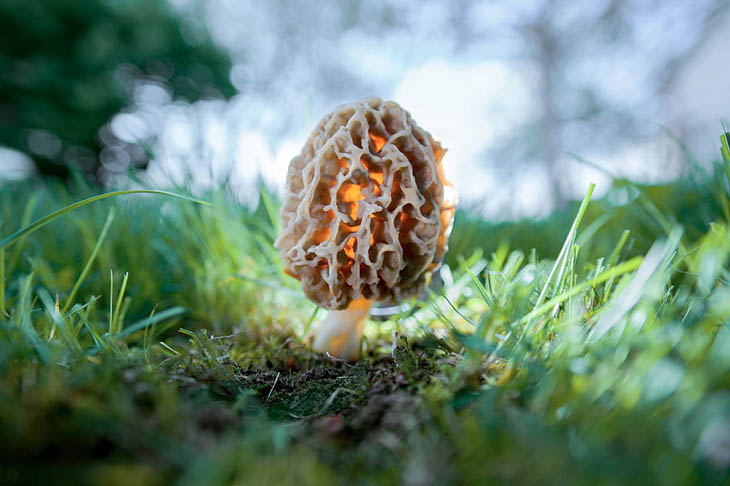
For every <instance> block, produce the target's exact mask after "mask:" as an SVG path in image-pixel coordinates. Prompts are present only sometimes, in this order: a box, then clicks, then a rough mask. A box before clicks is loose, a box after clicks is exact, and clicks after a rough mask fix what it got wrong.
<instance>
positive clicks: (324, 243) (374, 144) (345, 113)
mask: <svg viewBox="0 0 730 486" xmlns="http://www.w3.org/2000/svg"><path fill="white" fill-rule="evenodd" d="M445 152H446V150H445V149H444V148H443V147H441V144H440V143H438V142H437V141H435V140H434V139H433V138H432V137H431V135H430V134H429V133H428V132H426V131H424V130H423V129H422V128H421V127H419V126H418V125H416V123H415V122H414V121H413V119H412V118H411V116H410V114H409V113H408V112H407V111H405V110H403V108H401V107H400V106H399V105H398V104H397V103H394V102H391V101H388V102H383V101H382V100H380V99H378V98H368V99H365V100H362V101H359V102H357V103H352V104H349V105H343V106H340V107H338V108H336V109H335V110H334V111H333V112H332V113H330V114H328V115H326V116H325V117H324V118H322V120H321V121H320V122H319V124H318V125H317V127H316V128H315V129H314V132H313V133H312V135H311V136H310V137H309V140H307V143H306V145H305V146H304V149H303V150H302V152H301V153H300V154H299V155H297V156H296V157H294V159H293V160H292V161H291V163H290V164H289V173H288V175H287V181H286V186H287V191H286V195H285V198H284V204H283V205H282V207H281V227H282V229H281V234H280V235H279V237H278V238H277V240H276V243H275V245H276V247H277V248H279V249H280V250H281V255H282V257H283V259H284V261H285V270H286V272H287V273H288V274H289V275H291V276H293V277H295V278H297V279H299V280H300V281H301V283H302V288H303V290H304V292H305V294H306V295H307V296H308V297H309V298H310V299H311V300H312V301H314V302H315V303H316V304H318V305H320V306H322V307H325V308H327V309H331V310H332V312H330V314H329V316H328V317H327V319H326V320H325V321H324V322H323V323H322V324H321V325H320V327H319V330H318V332H317V333H316V336H315V339H314V343H313V348H314V349H315V350H317V351H320V352H329V353H330V354H331V355H332V356H335V357H339V358H342V359H346V360H354V359H357V356H358V352H359V344H360V338H361V336H362V330H363V326H364V323H365V319H366V318H367V316H368V314H369V312H370V306H371V305H372V302H373V301H380V302H389V303H393V302H397V301H399V300H401V299H403V298H406V297H409V296H414V295H418V294H419V293H421V292H422V291H423V289H424V286H425V285H426V283H427V282H428V280H429V278H430V275H431V272H433V271H434V270H435V269H436V268H438V266H439V265H440V264H441V261H442V260H443V257H444V253H445V252H446V244H447V240H448V237H449V234H450V232H451V227H452V222H453V217H454V207H455V204H456V193H455V191H454V190H453V187H452V186H451V184H450V183H449V182H448V181H447V180H446V178H445V177H444V172H443V168H442V165H441V159H442V158H443V156H444V153H445Z"/></svg>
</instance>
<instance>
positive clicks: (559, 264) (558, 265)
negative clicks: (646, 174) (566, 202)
mask: <svg viewBox="0 0 730 486" xmlns="http://www.w3.org/2000/svg"><path fill="white" fill-rule="evenodd" d="M595 187H596V185H595V184H593V183H591V184H590V186H588V192H587V193H586V195H585V197H584V198H583V201H582V202H581V203H580V207H579V208H578V213H577V214H576V216H575V219H573V224H572V226H571V227H570V230H569V231H568V235H567V236H566V238H565V242H564V243H563V247H562V248H561V249H560V253H559V254H558V258H557V260H555V264H554V265H553V268H552V269H551V270H550V273H549V274H548V277H547V280H546V281H545V285H544V286H543V288H542V291H541V292H540V295H539V296H538V297H537V301H536V302H535V308H534V309H533V312H534V310H536V309H537V308H538V307H540V305H541V304H542V300H543V299H544V298H545V294H547V291H548V288H550V283H551V282H552V280H553V277H554V276H555V272H556V271H558V269H560V274H561V275H562V273H563V270H564V268H565V264H566V262H567V258H566V257H567V254H568V249H569V248H571V247H572V245H573V241H574V240H575V233H576V231H577V230H578V225H580V222H581V220H582V219H583V215H584V214H585V211H586V208H588V202H589V201H590V200H591V195H593V189H595ZM531 314H532V313H530V314H528V316H529V315H531Z"/></svg>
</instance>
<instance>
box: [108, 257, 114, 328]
mask: <svg viewBox="0 0 730 486" xmlns="http://www.w3.org/2000/svg"><path fill="white" fill-rule="evenodd" d="M107 333H108V334H109V335H110V336H112V335H114V270H109V327H108V330H107Z"/></svg>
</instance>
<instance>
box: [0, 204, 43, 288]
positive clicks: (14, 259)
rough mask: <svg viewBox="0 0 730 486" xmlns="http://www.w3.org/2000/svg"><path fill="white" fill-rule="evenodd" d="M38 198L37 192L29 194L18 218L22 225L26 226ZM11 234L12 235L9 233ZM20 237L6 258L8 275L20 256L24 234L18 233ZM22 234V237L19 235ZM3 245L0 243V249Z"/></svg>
mask: <svg viewBox="0 0 730 486" xmlns="http://www.w3.org/2000/svg"><path fill="white" fill-rule="evenodd" d="M37 200H38V194H33V196H31V198H30V200H29V201H28V204H26V205H25V209H24V210H23V217H22V218H21V219H20V224H21V225H22V226H27V225H28V223H29V222H30V217H31V216H32V215H33V209H34V208H35V203H36V201H37ZM10 236H12V235H10ZM10 236H7V237H5V238H3V240H0V243H1V242H2V241H4V240H5V239H7V238H9V237H10ZM18 236H19V237H20V241H19V242H18V243H19V245H18V246H16V247H15V248H13V251H12V252H10V259H9V260H8V267H7V273H8V275H12V274H13V270H15V265H16V263H17V262H18V258H19V257H20V251H21V250H22V249H23V242H24V241H25V236H22V235H18ZM21 236H22V237H21ZM4 247H5V245H2V244H0V249H2V248H4Z"/></svg>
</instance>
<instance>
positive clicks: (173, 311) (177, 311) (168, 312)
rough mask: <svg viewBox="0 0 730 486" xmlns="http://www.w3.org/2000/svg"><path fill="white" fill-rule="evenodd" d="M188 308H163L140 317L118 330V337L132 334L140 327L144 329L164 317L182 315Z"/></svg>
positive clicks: (162, 319)
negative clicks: (142, 317) (143, 317)
mask: <svg viewBox="0 0 730 486" xmlns="http://www.w3.org/2000/svg"><path fill="white" fill-rule="evenodd" d="M187 311H188V310H187V309H186V308H185V307H179V306H178V307H171V308H170V309H165V310H164V311H162V312H158V313H153V314H150V316H149V317H147V318H145V319H142V320H141V321H137V322H135V323H134V324H131V325H129V326H127V327H125V328H124V329H123V330H122V331H120V332H119V336H120V337H126V336H129V335H131V334H134V333H135V332H137V331H141V330H142V329H146V328H148V327H149V326H152V325H153V324H157V323H158V322H160V321H164V320H166V319H170V318H172V317H177V316H179V315H182V314H184V313H186V312H187Z"/></svg>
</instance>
